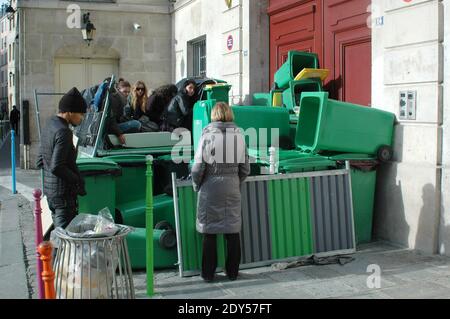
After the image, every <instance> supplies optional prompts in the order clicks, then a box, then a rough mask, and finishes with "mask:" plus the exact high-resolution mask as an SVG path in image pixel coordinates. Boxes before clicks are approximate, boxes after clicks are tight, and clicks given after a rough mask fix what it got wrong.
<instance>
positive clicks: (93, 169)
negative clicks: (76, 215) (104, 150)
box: [77, 158, 122, 217]
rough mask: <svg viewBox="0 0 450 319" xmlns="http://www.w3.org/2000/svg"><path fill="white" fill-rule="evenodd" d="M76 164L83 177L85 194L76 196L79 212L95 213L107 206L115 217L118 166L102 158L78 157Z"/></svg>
mask: <svg viewBox="0 0 450 319" xmlns="http://www.w3.org/2000/svg"><path fill="white" fill-rule="evenodd" d="M77 166H78V169H79V170H80V173H81V175H82V176H83V178H84V182H85V189H86V193H87V194H86V195H85V196H79V197H78V210H79V212H80V213H85V214H94V215H95V214H97V213H98V212H99V211H100V210H101V209H103V208H105V207H108V209H109V211H110V213H111V215H112V216H113V217H115V209H116V197H115V196H116V178H117V177H118V176H120V175H121V173H122V171H121V169H120V167H119V166H118V165H117V164H116V163H114V162H113V161H110V160H107V159H103V158H80V159H77Z"/></svg>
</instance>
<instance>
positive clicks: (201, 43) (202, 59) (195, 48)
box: [191, 37, 206, 76]
mask: <svg viewBox="0 0 450 319" xmlns="http://www.w3.org/2000/svg"><path fill="white" fill-rule="evenodd" d="M191 46H192V51H191V52H192V74H191V75H192V76H206V37H202V38H201V39H199V40H195V41H192V42H191Z"/></svg>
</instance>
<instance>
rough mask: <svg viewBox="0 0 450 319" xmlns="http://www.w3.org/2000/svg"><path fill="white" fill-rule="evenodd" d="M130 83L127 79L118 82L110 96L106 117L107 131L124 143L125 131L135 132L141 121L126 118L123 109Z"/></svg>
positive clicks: (126, 101)
mask: <svg viewBox="0 0 450 319" xmlns="http://www.w3.org/2000/svg"><path fill="white" fill-rule="evenodd" d="M130 92H131V85H130V82H128V81H122V82H119V84H118V85H117V92H115V93H113V94H112V95H111V98H110V103H111V104H110V106H111V107H110V112H109V117H108V133H111V134H114V135H115V136H117V138H118V139H119V142H120V144H125V142H126V141H125V136H124V134H125V133H137V132H139V131H140V129H141V123H140V122H139V121H137V120H134V119H131V120H130V119H127V118H126V117H125V116H124V115H125V112H124V109H125V107H126V106H127V105H128V95H130Z"/></svg>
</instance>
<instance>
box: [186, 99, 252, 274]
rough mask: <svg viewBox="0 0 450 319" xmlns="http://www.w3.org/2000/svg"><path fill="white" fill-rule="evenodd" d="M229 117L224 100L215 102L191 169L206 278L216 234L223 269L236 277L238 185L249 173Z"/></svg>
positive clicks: (213, 263)
mask: <svg viewBox="0 0 450 319" xmlns="http://www.w3.org/2000/svg"><path fill="white" fill-rule="evenodd" d="M233 120H234V116H233V111H232V109H231V108H230V107H229V106H228V105H227V104H226V103H223V102H219V103H217V104H216V105H215V107H214V108H213V110H212V113H211V121H212V123H210V124H209V125H208V126H207V127H205V129H204V130H203V133H202V137H201V139H200V143H199V146H198V149H197V152H196V154H195V162H194V165H193V167H192V172H191V173H192V181H193V186H194V190H195V191H198V204H197V221H196V227H197V231H198V232H199V233H201V234H203V254H202V278H203V279H204V280H205V281H207V282H211V281H212V280H213V279H214V273H215V271H216V267H217V249H216V238H217V234H224V235H225V239H226V241H227V258H226V263H225V272H226V274H227V276H228V278H229V279H230V280H235V279H236V278H237V276H238V271H239V263H240V261H241V249H240V239H239V232H240V231H241V225H242V218H241V189H240V186H241V184H242V182H243V181H244V180H245V178H246V177H247V176H248V175H249V173H250V164H249V161H248V155H247V148H246V145H245V140H244V137H243V135H242V133H241V132H240V130H239V128H238V127H237V126H236V124H234V123H233Z"/></svg>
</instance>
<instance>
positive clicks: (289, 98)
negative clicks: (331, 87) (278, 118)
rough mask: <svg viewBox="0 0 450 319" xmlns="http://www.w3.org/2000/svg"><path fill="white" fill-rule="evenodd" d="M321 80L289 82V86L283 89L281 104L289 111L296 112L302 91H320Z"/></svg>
mask: <svg viewBox="0 0 450 319" xmlns="http://www.w3.org/2000/svg"><path fill="white" fill-rule="evenodd" d="M321 91H323V88H322V81H321V80H320V79H306V80H300V81H291V82H289V87H288V88H287V89H286V90H284V91H283V105H284V106H285V107H286V108H287V109H288V110H289V111H290V113H296V114H298V112H297V111H299V110H296V108H298V109H300V99H301V96H302V93H303V92H321Z"/></svg>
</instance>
